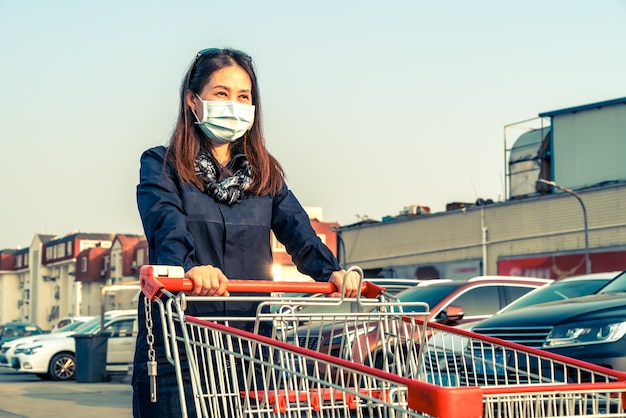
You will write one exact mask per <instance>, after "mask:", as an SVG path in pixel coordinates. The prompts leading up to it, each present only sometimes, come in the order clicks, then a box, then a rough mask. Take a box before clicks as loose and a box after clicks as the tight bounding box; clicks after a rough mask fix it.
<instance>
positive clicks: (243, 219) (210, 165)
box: [133, 48, 358, 417]
mask: <svg viewBox="0 0 626 418" xmlns="http://www.w3.org/2000/svg"><path fill="white" fill-rule="evenodd" d="M137 204H138V208H139V213H140V215H141V220H142V223H143V227H144V231H145V234H146V237H147V240H148V244H149V256H150V263H151V264H163V265H180V266H182V267H183V268H184V270H185V272H186V273H185V275H186V277H188V278H190V279H192V280H193V281H194V283H195V288H194V290H193V294H194V295H206V296H227V295H228V292H227V290H226V286H227V283H228V278H234V279H259V280H271V278H272V276H271V265H272V253H271V247H270V231H273V232H274V234H275V236H276V238H277V239H278V240H279V241H280V242H281V243H283V244H284V245H285V247H286V249H287V252H288V253H289V254H290V255H291V256H292V259H293V261H294V263H295V264H296V266H297V267H298V269H299V270H300V271H301V272H303V273H304V274H307V275H309V276H311V277H312V278H314V279H315V280H319V281H326V280H330V281H331V282H333V283H335V284H336V285H337V287H338V288H339V290H340V291H341V290H342V286H344V287H345V289H343V291H344V292H345V295H346V296H347V297H354V296H356V293H357V287H358V276H357V275H356V274H351V275H348V277H346V280H345V282H344V277H343V275H344V272H343V271H342V270H341V268H340V266H339V264H338V262H337V260H336V259H335V257H334V256H333V254H332V253H331V251H330V250H329V249H328V248H327V247H326V246H325V245H324V244H323V243H322V242H321V240H320V239H319V237H317V235H316V234H315V231H314V230H313V229H312V228H311V224H310V220H309V218H308V216H307V214H306V212H305V211H304V209H303V208H302V206H301V205H300V203H299V202H298V200H297V199H296V198H295V196H294V195H293V194H292V193H291V191H290V190H289V189H288V188H287V186H286V184H285V176H284V173H283V170H282V168H281V165H280V164H279V163H278V161H277V160H276V159H275V158H274V157H273V156H272V155H271V154H270V153H269V152H268V150H267V148H266V147H265V140H264V137H263V129H262V124H261V103H260V97H259V90H258V83H257V78H256V74H255V71H254V67H253V64H252V59H251V58H250V57H249V56H248V55H246V54H244V53H243V52H241V51H237V50H233V49H215V48H212V49H206V50H203V51H200V52H199V53H198V54H197V56H196V59H195V60H194V61H193V63H192V64H191V65H190V68H189V70H188V71H187V74H186V76H185V78H184V81H183V85H182V87H181V91H180V108H179V115H178V120H177V122H176V126H175V128H174V132H173V134H172V137H171V139H170V143H169V146H168V147H167V148H166V147H155V148H151V149H149V150H147V151H145V152H144V154H143V155H142V157H141V169H140V183H139V185H138V186H137ZM140 299H141V301H140V303H139V311H138V312H139V326H140V331H139V335H138V337H137V346H136V350H135V362H134V373H133V413H134V416H135V417H155V416H159V417H166V416H180V405H179V401H178V389H177V386H176V380H175V377H174V374H173V373H174V372H173V366H171V365H170V364H169V363H168V362H167V361H166V360H165V356H164V351H163V336H162V335H161V333H162V331H161V326H160V324H159V323H158V315H153V319H154V326H153V332H154V334H155V336H154V337H155V343H154V348H155V350H156V354H157V360H158V363H159V364H158V373H157V402H156V403H153V402H151V400H150V390H149V378H148V372H147V362H148V343H147V338H146V337H147V330H146V327H145V323H146V322H145V306H144V301H143V298H140ZM221 300H222V299H221ZM188 312H189V313H190V314H192V315H195V316H216V315H221V316H229V317H233V316H234V317H237V316H240V317H246V316H254V314H255V312H256V304H254V303H243V302H238V303H234V302H230V303H226V302H221V301H220V302H210V301H207V302H198V303H194V304H190V305H189V309H188ZM231 325H232V324H231ZM239 326H241V327H242V328H246V324H245V323H241V324H239ZM189 407H190V408H191V405H190V406H189Z"/></svg>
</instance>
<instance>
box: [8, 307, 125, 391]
mask: <svg viewBox="0 0 626 418" xmlns="http://www.w3.org/2000/svg"><path fill="white" fill-rule="evenodd" d="M100 327H101V318H100V317H96V318H94V319H92V320H91V321H88V322H85V323H83V324H82V325H80V326H78V327H77V328H76V329H74V331H73V332H71V333H60V334H64V335H59V336H58V337H53V334H50V338H45V339H40V340H38V341H34V342H32V343H28V344H23V345H20V346H19V347H17V348H16V349H15V351H14V355H13V357H12V358H11V367H12V368H13V369H15V370H16V371H20V372H24V373H34V374H36V375H37V376H38V377H40V378H42V379H52V380H70V379H74V378H75V377H76V340H75V339H74V338H73V337H74V336H76V335H93V334H96V333H99V332H100ZM103 332H104V333H107V334H108V335H109V338H108V340H107V356H106V357H107V364H106V372H107V373H109V374H116V373H128V371H129V367H130V365H131V364H132V361H133V356H134V352H135V340H136V338H137V311H136V310H134V309H132V310H127V311H125V310H123V311H112V312H107V313H106V314H105V324H104V328H103Z"/></svg>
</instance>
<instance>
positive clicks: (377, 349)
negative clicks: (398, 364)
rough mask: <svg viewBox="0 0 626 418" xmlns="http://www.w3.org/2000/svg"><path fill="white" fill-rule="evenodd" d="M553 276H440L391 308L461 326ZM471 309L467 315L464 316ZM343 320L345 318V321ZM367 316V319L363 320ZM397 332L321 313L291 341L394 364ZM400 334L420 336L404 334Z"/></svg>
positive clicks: (406, 293) (366, 360) (356, 358)
mask: <svg viewBox="0 0 626 418" xmlns="http://www.w3.org/2000/svg"><path fill="white" fill-rule="evenodd" d="M551 281H552V280H550V279H541V278H530V277H509V276H506V277H505V276H502V277H499V276H480V277H474V278H472V279H462V280H449V279H437V280H426V281H422V282H420V283H419V284H418V285H417V286H413V287H411V288H409V289H405V290H403V291H401V292H399V293H397V294H396V295H395V296H396V298H397V299H398V300H399V301H400V303H401V305H399V306H396V307H393V309H396V310H397V311H399V310H400V308H401V309H402V311H403V312H405V313H410V312H417V313H419V312H424V314H425V316H424V317H423V319H426V320H428V321H435V322H441V323H444V324H447V325H454V326H458V325H461V324H463V323H465V322H471V321H478V320H480V319H484V318H486V317H488V316H491V315H493V314H494V313H495V312H497V311H498V310H500V309H501V308H503V307H504V306H506V305H507V304H509V303H511V302H513V301H514V300H516V299H518V298H519V297H521V296H523V295H524V294H526V293H528V292H530V291H532V290H533V289H536V288H538V287H541V286H544V285H546V284H547V283H550V282H551ZM466 313H468V314H469V315H466ZM342 319H343V320H342ZM365 320H366V321H367V319H365ZM383 338H384V339H386V340H387V342H388V341H390V339H392V338H393V337H392V336H390V335H387V334H386V331H385V330H381V329H379V322H377V321H375V320H372V321H371V322H368V323H367V324H351V323H350V318H348V317H346V318H339V319H338V320H334V319H332V320H331V319H328V318H323V317H322V318H321V320H320V321H319V325H317V324H316V323H315V321H314V320H312V321H310V323H308V324H305V326H298V329H297V330H296V331H294V332H292V334H287V341H292V342H296V339H297V343H298V344H299V345H301V346H305V347H309V348H313V349H317V350H318V351H322V352H325V353H327V354H331V355H334V356H338V357H342V358H349V359H351V360H353V361H357V362H363V363H366V364H368V365H373V366H375V367H378V368H386V367H383V364H385V365H388V364H390V363H393V359H392V358H390V355H389V353H382V351H384V350H385V347H387V346H388V345H387V343H385V344H384V345H381V340H382V339H383ZM398 338H400V339H402V338H419V337H417V336H411V335H402V336H399V337H398Z"/></svg>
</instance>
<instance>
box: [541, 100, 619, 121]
mask: <svg viewBox="0 0 626 418" xmlns="http://www.w3.org/2000/svg"><path fill="white" fill-rule="evenodd" d="M616 104H626V97H622V98H620V99H613V100H605V101H603V102H597V103H591V104H586V105H581V106H574V107H568V108H565V109H559V110H552V111H550V112H543V113H540V114H539V117H542V118H544V117H552V116H557V115H562V114H565V113H576V112H580V111H582V110H589V109H599V108H601V107H606V106H612V105H616Z"/></svg>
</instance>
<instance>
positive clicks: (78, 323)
mask: <svg viewBox="0 0 626 418" xmlns="http://www.w3.org/2000/svg"><path fill="white" fill-rule="evenodd" d="M84 323H85V322H84V321H76V322H72V323H71V324H67V325H66V326H64V327H62V328H55V329H53V330H52V331H50V333H51V334H54V333H57V332H68V331H75V330H76V328H78V327H80V326H81V325H83V324H84Z"/></svg>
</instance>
